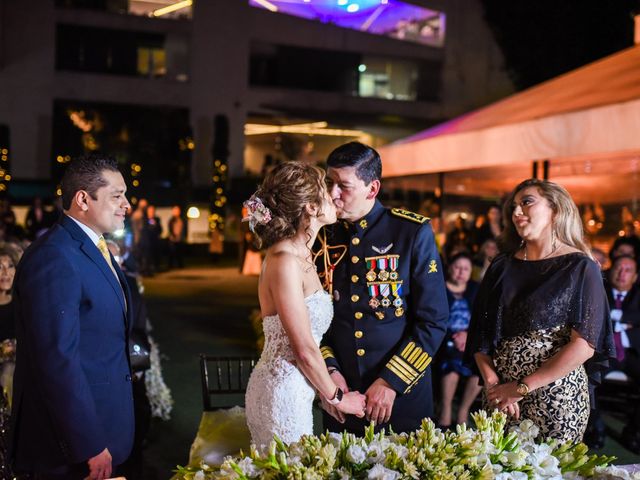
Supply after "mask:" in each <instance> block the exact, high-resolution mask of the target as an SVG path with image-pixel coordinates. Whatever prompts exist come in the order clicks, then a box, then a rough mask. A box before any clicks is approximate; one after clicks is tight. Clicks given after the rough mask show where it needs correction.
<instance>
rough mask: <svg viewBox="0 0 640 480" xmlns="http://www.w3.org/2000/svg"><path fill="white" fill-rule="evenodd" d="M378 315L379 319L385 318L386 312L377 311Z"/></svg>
mask: <svg viewBox="0 0 640 480" xmlns="http://www.w3.org/2000/svg"><path fill="white" fill-rule="evenodd" d="M376 317H378V320H384V312H380V311H377V312H376Z"/></svg>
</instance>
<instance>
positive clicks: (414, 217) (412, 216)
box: [391, 208, 431, 223]
mask: <svg viewBox="0 0 640 480" xmlns="http://www.w3.org/2000/svg"><path fill="white" fill-rule="evenodd" d="M391 215H395V216H396V217H400V218H405V219H407V220H411V221H412V222H416V223H425V222H428V221H429V220H431V219H430V218H429V217H425V216H424V215H420V214H419V213H414V212H410V211H409V210H403V209H402V208H392V209H391Z"/></svg>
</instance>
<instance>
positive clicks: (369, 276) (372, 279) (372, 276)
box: [366, 258, 378, 282]
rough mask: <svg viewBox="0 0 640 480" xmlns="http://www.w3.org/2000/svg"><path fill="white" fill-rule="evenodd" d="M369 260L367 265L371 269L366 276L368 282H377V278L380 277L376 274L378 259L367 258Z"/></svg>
mask: <svg viewBox="0 0 640 480" xmlns="http://www.w3.org/2000/svg"><path fill="white" fill-rule="evenodd" d="M366 261H367V267H368V268H369V271H368V272H367V275H366V278H367V282H375V281H376V278H378V276H377V275H376V261H375V259H373V258H372V259H366Z"/></svg>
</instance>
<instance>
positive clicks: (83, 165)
mask: <svg viewBox="0 0 640 480" xmlns="http://www.w3.org/2000/svg"><path fill="white" fill-rule="evenodd" d="M105 170H109V171H111V172H119V170H118V162H117V161H116V160H115V159H114V158H112V157H109V156H106V155H83V156H80V157H76V158H74V159H73V160H72V161H71V162H70V163H69V164H68V165H67V168H66V170H65V172H64V175H63V177H62V208H63V209H65V210H69V208H71V202H72V201H73V197H74V196H75V194H76V193H77V192H78V191H80V190H85V191H86V192H87V193H88V194H89V195H91V198H93V199H94V200H95V199H96V198H97V197H96V193H97V191H98V189H99V188H101V187H104V186H105V185H107V181H106V180H105V178H104V177H103V176H102V172H104V171H105Z"/></svg>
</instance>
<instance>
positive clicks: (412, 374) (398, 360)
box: [389, 355, 417, 380]
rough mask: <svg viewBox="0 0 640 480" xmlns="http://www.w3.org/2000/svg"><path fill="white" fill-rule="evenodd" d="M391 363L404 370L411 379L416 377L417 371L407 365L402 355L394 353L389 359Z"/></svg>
mask: <svg viewBox="0 0 640 480" xmlns="http://www.w3.org/2000/svg"><path fill="white" fill-rule="evenodd" d="M389 363H392V364H394V365H395V366H396V367H397V368H398V369H400V370H402V371H403V372H404V374H405V375H406V376H407V378H409V379H411V380H413V379H414V378H416V375H417V372H415V371H414V370H413V368H411V367H410V366H409V365H407V364H406V363H405V362H404V361H403V360H402V359H401V358H400V357H398V356H395V355H394V356H393V357H391V360H389Z"/></svg>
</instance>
